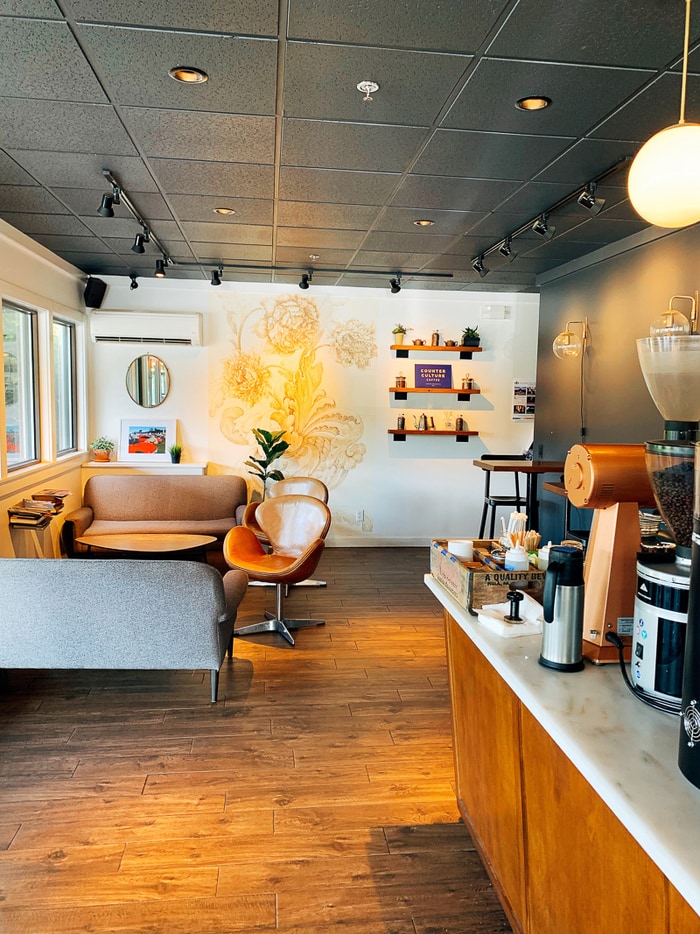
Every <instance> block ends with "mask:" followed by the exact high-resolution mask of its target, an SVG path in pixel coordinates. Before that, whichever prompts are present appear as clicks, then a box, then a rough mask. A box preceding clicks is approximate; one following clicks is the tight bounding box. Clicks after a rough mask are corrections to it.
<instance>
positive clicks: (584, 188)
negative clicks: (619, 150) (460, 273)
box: [472, 156, 632, 278]
mask: <svg viewBox="0 0 700 934" xmlns="http://www.w3.org/2000/svg"><path fill="white" fill-rule="evenodd" d="M631 162H632V156H624V157H623V158H622V159H618V161H617V162H615V163H614V165H611V166H610V168H608V169H606V170H605V171H604V172H601V173H600V175H596V176H595V178H592V179H590V181H588V182H586V184H585V185H579V186H578V187H577V188H575V189H574V190H573V191H572V192H571V193H570V194H568V195H565V196H564V197H563V198H560V199H559V200H558V201H557V202H555V203H554V204H553V205H552V206H551V207H548V208H547V209H546V210H544V211H540V212H539V213H538V214H536V215H535V217H533V218H531V219H530V220H529V221H526V222H525V223H524V224H521V225H520V227H517V228H516V229H515V230H513V231H511V232H510V233H509V234H508V236H506V237H501V238H500V240H497V241H496V242H495V243H494V244H493V245H492V246H490V247H489V248H488V250H483V251H482V252H481V253H479V254H478V255H477V256H475V257H474V258H473V260H472V268H473V269H474V270H475V271H476V272H478V273H479V275H480V276H482V278H483V276H485V275H486V274H487V273H488V270H487V269H485V267H484V265H483V262H484V259H486V257H487V256H490V255H491V254H492V253H498V252H502V253H503V255H504V256H505V255H506V254H505V252H503V250H502V249H501V248H502V247H503V245H504V244H505V243H507V244H508V247H509V248H510V242H511V241H512V240H514V239H515V237H518V236H520V234H522V233H525V231H526V230H532V228H533V225H535V224H537V223H538V221H539V222H542V223H543V224H544V229H545V230H546V229H547V219H548V218H549V216H550V215H551V214H553V213H554V212H555V211H558V210H559V209H560V208H563V207H564V206H565V205H567V204H571V203H572V202H574V201H578V200H579V199H580V198H581V196H582V195H583V194H584V193H585V192H590V191H591V190H593V191H595V187H596V186H597V185H598V184H600V182H602V181H603V180H604V179H606V178H608V177H609V176H610V175H613V174H614V173H615V172H619V171H620V169H623V168H625V167H626V166H628V165H630V164H631ZM579 203H582V202H579ZM584 207H587V205H584ZM552 229H553V228H550V230H552ZM543 235H544V234H543ZM478 267H481V269H484V272H481V270H480V269H479V268H478Z"/></svg>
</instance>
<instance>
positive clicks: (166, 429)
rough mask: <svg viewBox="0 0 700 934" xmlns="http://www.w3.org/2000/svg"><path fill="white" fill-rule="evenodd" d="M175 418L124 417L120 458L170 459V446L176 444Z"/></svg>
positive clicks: (143, 459) (120, 437)
mask: <svg viewBox="0 0 700 934" xmlns="http://www.w3.org/2000/svg"><path fill="white" fill-rule="evenodd" d="M176 436H177V419H175V418H123V419H122V430H121V434H120V436H119V460H120V461H131V462H132V463H134V462H137V461H138V462H140V463H146V462H149V463H152V462H154V461H155V462H157V461H170V455H169V454H168V448H169V447H170V445H171V444H175V440H176Z"/></svg>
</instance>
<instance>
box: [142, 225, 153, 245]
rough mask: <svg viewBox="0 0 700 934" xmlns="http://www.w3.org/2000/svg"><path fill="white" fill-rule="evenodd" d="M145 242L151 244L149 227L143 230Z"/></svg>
mask: <svg viewBox="0 0 700 934" xmlns="http://www.w3.org/2000/svg"><path fill="white" fill-rule="evenodd" d="M143 242H144V243H150V242H151V231H150V230H149V229H148V227H144V228H143Z"/></svg>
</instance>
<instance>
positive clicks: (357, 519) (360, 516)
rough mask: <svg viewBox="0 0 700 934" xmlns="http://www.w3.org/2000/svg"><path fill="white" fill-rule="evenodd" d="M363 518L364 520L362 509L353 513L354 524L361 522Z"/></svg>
mask: <svg viewBox="0 0 700 934" xmlns="http://www.w3.org/2000/svg"><path fill="white" fill-rule="evenodd" d="M364 518H365V511H364V509H358V510H357V512H356V513H355V522H363V521H364Z"/></svg>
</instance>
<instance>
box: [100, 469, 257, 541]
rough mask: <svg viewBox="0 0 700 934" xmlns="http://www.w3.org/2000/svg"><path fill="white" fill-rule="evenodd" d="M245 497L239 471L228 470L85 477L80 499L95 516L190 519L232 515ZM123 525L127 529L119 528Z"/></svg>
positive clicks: (135, 519)
mask: <svg viewBox="0 0 700 934" xmlns="http://www.w3.org/2000/svg"><path fill="white" fill-rule="evenodd" d="M246 498H247V488H246V482H245V480H244V479H243V477H238V476H234V475H232V474H217V475H214V476H203V477H202V476H198V477H190V476H183V475H177V476H174V477H169V476H160V475H155V476H142V475H138V474H136V475H129V476H121V477H110V476H97V477H90V479H89V480H88V481H87V483H86V484H85V492H84V494H83V505H85V506H89V507H91V508H92V510H93V513H94V519H95V520H104V521H118V522H129V521H131V522H147V521H157V522H164V521H166V522H169V521H175V522H189V521H202V520H208V519H231V520H233V521H234V524H235V516H236V508H237V507H238V506H240V505H241V503H245V502H246ZM124 531H126V530H124Z"/></svg>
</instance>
